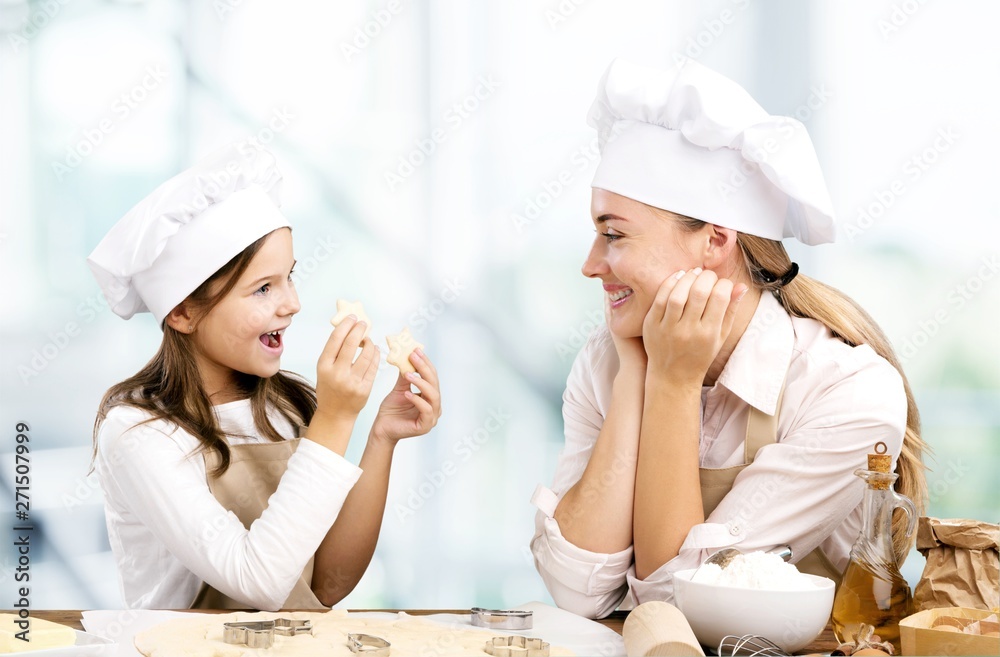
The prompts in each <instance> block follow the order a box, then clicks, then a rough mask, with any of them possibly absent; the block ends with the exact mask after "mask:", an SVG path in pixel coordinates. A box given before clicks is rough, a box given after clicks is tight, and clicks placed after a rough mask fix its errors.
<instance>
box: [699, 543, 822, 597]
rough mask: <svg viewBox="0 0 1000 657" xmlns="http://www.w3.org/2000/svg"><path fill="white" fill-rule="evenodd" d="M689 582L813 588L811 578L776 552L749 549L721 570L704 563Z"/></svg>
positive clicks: (789, 589) (779, 589)
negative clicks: (769, 552) (751, 550)
mask: <svg viewBox="0 0 1000 657" xmlns="http://www.w3.org/2000/svg"><path fill="white" fill-rule="evenodd" d="M691 581H692V582H698V583H701V584H713V585H715V586H739V587H742V588H747V589H766V590H769V591H802V590H808V589H812V588H815V584H813V582H812V580H810V579H809V578H808V577H806V576H805V575H803V574H802V573H800V572H799V570H798V568H796V567H795V566H793V565H792V564H790V563H786V562H785V561H784V560H783V559H782V558H781V557H779V556H778V555H776V554H768V553H766V552H750V553H749V554H741V555H737V556H736V557H735V558H734V559H733V560H732V561H730V562H729V565H727V566H726V567H725V568H724V569H723V568H719V566H717V565H715V564H714V563H707V564H705V565H703V566H702V567H701V568H699V569H698V572H696V573H695V575H694V577H693V578H692V579H691Z"/></svg>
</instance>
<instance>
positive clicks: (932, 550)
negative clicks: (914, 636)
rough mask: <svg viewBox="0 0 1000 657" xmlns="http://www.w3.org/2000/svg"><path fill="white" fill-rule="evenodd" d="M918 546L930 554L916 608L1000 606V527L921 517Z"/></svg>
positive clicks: (924, 552)
mask: <svg viewBox="0 0 1000 657" xmlns="http://www.w3.org/2000/svg"><path fill="white" fill-rule="evenodd" d="M917 549H918V550H919V551H920V553H921V554H922V555H924V556H925V557H926V558H927V564H926V565H925V566H924V572H923V575H922V576H921V577H920V582H918V583H917V588H915V589H914V590H913V603H914V605H915V606H916V609H917V611H923V610H924V609H935V608H937V607H971V608H974V609H995V608H996V607H997V605H1000V525H992V524H990V523H987V522H979V521H978V520H939V519H938V518H927V517H921V518H920V523H919V525H918V527H917Z"/></svg>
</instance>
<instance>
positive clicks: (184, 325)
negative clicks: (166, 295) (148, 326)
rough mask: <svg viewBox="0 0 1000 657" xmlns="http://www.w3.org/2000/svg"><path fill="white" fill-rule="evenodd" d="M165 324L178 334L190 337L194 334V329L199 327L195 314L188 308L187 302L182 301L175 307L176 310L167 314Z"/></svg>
mask: <svg viewBox="0 0 1000 657" xmlns="http://www.w3.org/2000/svg"><path fill="white" fill-rule="evenodd" d="M163 322H164V323H165V324H166V325H167V326H169V327H170V328H172V329H173V330H175V331H177V332H178V333H185V334H188V335H190V334H191V333H194V329H195V327H196V326H197V322H196V321H195V317H194V313H192V312H191V309H190V308H188V305H187V302H186V301H181V302H180V303H179V304H177V305H176V306H174V309H173V310H171V311H170V312H169V313H168V314H167V316H166V318H165V319H164V320H163Z"/></svg>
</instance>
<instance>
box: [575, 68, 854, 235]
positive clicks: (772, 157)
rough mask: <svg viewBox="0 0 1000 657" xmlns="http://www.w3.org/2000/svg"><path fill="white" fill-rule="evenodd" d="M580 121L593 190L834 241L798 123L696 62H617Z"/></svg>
mask: <svg viewBox="0 0 1000 657" xmlns="http://www.w3.org/2000/svg"><path fill="white" fill-rule="evenodd" d="M588 122H589V124H590V125H591V126H593V127H595V128H597V132H598V142H599V145H600V149H601V161H600V164H599V165H598V167H597V173H596V174H595V175H594V181H593V183H592V184H591V186H592V187H596V188H599V189H605V190H608V191H610V192H614V193H616V194H620V195H622V196H627V197H629V198H631V199H634V200H636V201H641V202H642V203H645V204H647V205H651V206H653V207H657V208H661V209H664V210H669V211H671V212H676V213H678V214H682V215H686V216H689V217H693V218H695V219H701V220H702V221H706V222H709V223H712V224H716V225H719V226H724V227H726V228H732V229H734V230H737V231H740V232H744V233H749V234H751V235H757V236H759V237H765V238H768V239H774V240H780V239H782V238H784V237H795V238H797V239H798V240H800V241H802V242H804V243H806V244H822V243H824V242H832V241H834V239H835V236H836V229H835V226H834V219H833V204H832V202H831V201H830V195H829V192H828V191H827V189H826V183H825V182H824V181H823V172H822V171H821V170H820V167H819V162H818V160H817V158H816V152H815V151H814V150H813V145H812V142H811V141H810V139H809V135H808V133H807V132H806V129H805V126H803V125H802V124H801V123H800V122H799V121H796V120H795V119H792V118H789V117H785V116H770V115H768V113H767V112H766V111H764V109H763V108H762V107H761V106H760V105H758V104H757V103H756V102H755V101H754V99H753V98H751V97H750V94H748V93H747V92H746V90H744V89H743V88H742V87H740V86H739V85H738V84H736V83H735V82H733V81H732V80H730V79H728V78H726V77H724V76H722V75H719V74H718V73H716V72H715V71H712V70H710V69H708V68H706V67H704V66H702V65H701V64H698V63H697V62H694V61H691V60H682V61H680V62H679V63H678V64H677V65H676V66H674V67H671V68H670V69H668V70H660V69H655V68H650V67H648V66H642V65H639V64H635V63H632V62H629V61H626V60H622V59H616V60H615V61H613V62H611V65H610V66H609V67H608V70H607V72H606V73H605V74H604V78H603V79H602V80H601V82H600V85H599V86H598V92H597V98H596V99H595V101H594V104H593V105H592V106H591V108H590V113H589V116H588Z"/></svg>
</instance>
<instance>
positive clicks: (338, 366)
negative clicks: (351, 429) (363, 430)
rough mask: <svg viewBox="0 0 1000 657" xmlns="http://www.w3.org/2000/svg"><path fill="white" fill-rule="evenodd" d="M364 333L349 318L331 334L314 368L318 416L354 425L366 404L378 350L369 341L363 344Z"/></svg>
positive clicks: (377, 362)
mask: <svg viewBox="0 0 1000 657" xmlns="http://www.w3.org/2000/svg"><path fill="white" fill-rule="evenodd" d="M364 333H365V324H364V322H358V321H357V320H356V319H355V320H352V319H351V318H348V319H346V320H344V321H343V322H341V323H340V324H339V325H338V326H337V328H335V329H334V330H333V332H332V333H331V334H330V338H329V339H328V340H327V342H326V347H324V348H323V353H322V354H321V355H320V357H319V363H318V364H317V365H316V404H317V405H316V414H317V415H319V416H321V417H326V418H329V419H331V420H338V421H339V420H347V421H351V422H353V421H354V420H355V419H356V418H357V416H358V413H360V412H361V409H362V408H364V406H365V404H366V403H367V402H368V397H369V395H371V392H372V384H373V383H374V382H375V375H376V374H377V373H378V364H379V350H378V347H376V346H375V345H374V344H373V343H372V341H371V340H364V341H362V338H363V337H364ZM359 347H360V348H361V353H360V354H358V348H359ZM355 355H357V358H355Z"/></svg>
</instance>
